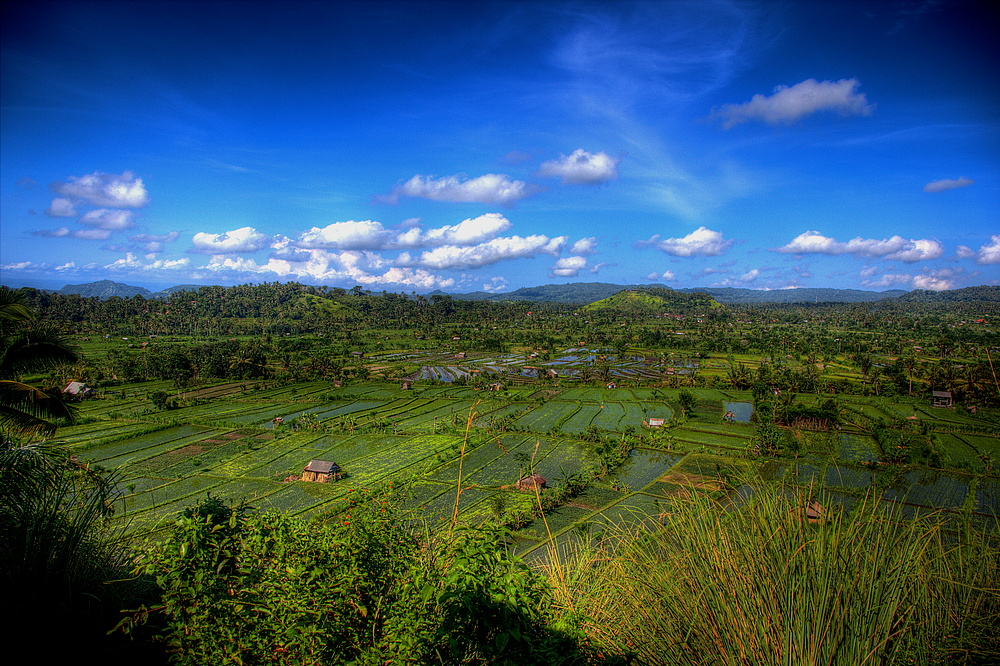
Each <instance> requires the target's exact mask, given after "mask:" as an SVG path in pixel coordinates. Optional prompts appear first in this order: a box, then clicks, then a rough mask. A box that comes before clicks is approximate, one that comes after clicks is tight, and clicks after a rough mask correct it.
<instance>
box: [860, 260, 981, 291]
mask: <svg viewBox="0 0 1000 666" xmlns="http://www.w3.org/2000/svg"><path fill="white" fill-rule="evenodd" d="M859 276H860V277H861V278H862V280H861V284H862V285H863V286H865V287H871V288H874V289H889V288H892V287H909V288H911V289H929V290H931V291H942V290H945V289H957V288H958V287H960V286H961V282H962V278H963V277H965V276H966V274H965V271H964V270H963V269H961V268H948V267H946V268H938V269H925V270H923V271H921V272H920V273H918V274H916V275H914V274H911V273H882V274H880V273H879V270H878V269H877V268H875V267H871V266H869V267H866V268H864V269H862V270H861V271H860V272H859Z"/></svg>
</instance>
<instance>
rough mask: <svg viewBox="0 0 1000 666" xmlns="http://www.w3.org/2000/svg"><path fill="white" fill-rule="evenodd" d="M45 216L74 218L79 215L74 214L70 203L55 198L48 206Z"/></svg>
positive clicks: (74, 210) (67, 200)
mask: <svg viewBox="0 0 1000 666" xmlns="http://www.w3.org/2000/svg"><path fill="white" fill-rule="evenodd" d="M45 214H46V215H48V216H49V217H76V216H77V215H78V214H79V213H77V212H76V208H75V207H74V206H73V202H72V201H70V200H69V199H63V198H61V197H57V198H55V199H53V200H52V203H51V204H49V207H48V209H47V210H46V211H45Z"/></svg>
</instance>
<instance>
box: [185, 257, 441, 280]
mask: <svg viewBox="0 0 1000 666" xmlns="http://www.w3.org/2000/svg"><path fill="white" fill-rule="evenodd" d="M299 258H300V259H304V260H303V261H291V260H288V259H277V258H273V257H272V258H270V259H268V261H267V262H265V263H263V264H258V263H257V262H256V261H254V260H253V259H250V258H247V257H233V256H230V255H215V256H213V257H212V258H211V259H210V260H209V262H208V264H207V265H206V266H205V270H207V271H209V272H210V274H212V275H214V276H216V277H218V276H220V275H226V276H228V277H230V278H246V277H259V276H260V275H276V276H279V277H284V278H298V279H311V280H318V281H322V282H325V283H327V284H336V283H340V284H345V283H353V284H363V285H388V286H391V285H396V286H399V287H408V288H415V289H427V290H433V289H448V288H451V287H453V286H455V284H457V281H456V280H455V279H454V278H450V277H442V276H439V275H435V274H433V273H431V272H430V271H427V270H425V269H422V268H417V269H411V268H406V267H399V266H387V262H386V261H385V259H384V258H383V257H381V256H380V255H378V254H375V253H373V252H367V251H354V250H345V251H342V252H331V251H328V250H323V249H314V250H302V251H301V252H300V253H299Z"/></svg>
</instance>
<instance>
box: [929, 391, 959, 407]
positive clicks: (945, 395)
mask: <svg viewBox="0 0 1000 666" xmlns="http://www.w3.org/2000/svg"><path fill="white" fill-rule="evenodd" d="M931 406H932V407H954V406H955V402H954V401H953V400H952V397H951V391H931Z"/></svg>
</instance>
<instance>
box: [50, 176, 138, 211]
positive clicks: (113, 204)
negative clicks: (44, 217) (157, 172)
mask: <svg viewBox="0 0 1000 666" xmlns="http://www.w3.org/2000/svg"><path fill="white" fill-rule="evenodd" d="M52 190H53V191H54V192H55V193H56V194H60V195H62V196H63V197H66V198H67V199H69V200H71V201H84V202H87V203H89V204H92V205H94V206H107V207H109V208H141V207H143V206H145V205H146V204H148V203H149V193H148V192H146V186H145V185H143V183H142V178H136V177H135V174H133V173H132V172H131V171H125V172H124V173H122V174H121V175H120V176H119V175H115V174H111V173H101V172H100V171H95V172H94V173H92V174H89V175H87V176H79V177H77V176H70V177H69V178H67V179H66V182H63V183H53V184H52Z"/></svg>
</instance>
